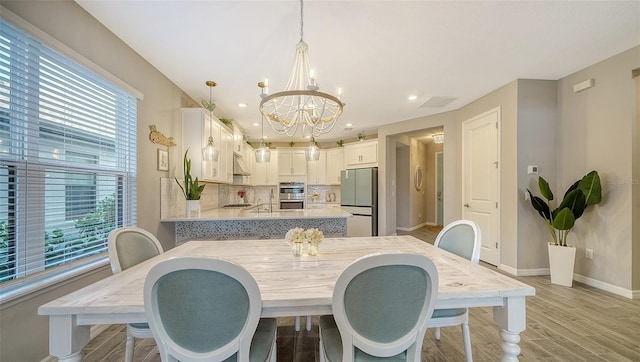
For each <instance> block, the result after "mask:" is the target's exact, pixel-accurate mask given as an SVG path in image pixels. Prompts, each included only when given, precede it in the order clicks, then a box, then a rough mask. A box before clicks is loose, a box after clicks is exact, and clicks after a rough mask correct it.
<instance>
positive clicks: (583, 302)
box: [83, 227, 640, 362]
mask: <svg viewBox="0 0 640 362" xmlns="http://www.w3.org/2000/svg"><path fill="white" fill-rule="evenodd" d="M399 234H411V235H414V236H416V237H417V238H419V239H422V240H425V241H426V242H430V243H433V240H434V239H435V235H437V230H434V229H433V228H432V227H424V228H421V229H418V230H415V231H412V232H399ZM485 266H486V267H488V268H494V267H493V266H490V265H485ZM494 269H495V268H494ZM516 279H518V280H521V281H522V282H524V283H527V284H529V285H531V286H533V287H534V288H536V296H535V297H531V298H527V330H526V331H524V332H523V333H522V334H521V335H520V336H521V338H522V340H521V342H520V347H521V349H522V353H521V354H520V356H519V359H520V360H521V361H640V300H631V299H626V298H623V297H619V296H616V295H614V294H611V293H608V292H604V291H601V290H599V289H595V288H592V287H589V286H586V285H584V284H581V283H578V282H574V283H573V288H566V287H561V286H557V285H552V284H551V283H550V281H549V277H548V276H542V277H520V278H516ZM492 316H493V313H492V310H491V308H473V309H472V310H471V311H470V321H469V325H470V328H471V341H472V348H473V358H474V360H475V361H496V360H497V357H496V356H500V355H501V349H500V342H501V339H500V336H499V335H498V330H497V327H496V325H495V323H494V322H493V319H492V318H493V317H492ZM303 322H304V318H303ZM293 325H294V320H293V318H280V319H278V340H277V343H278V361H279V362H280V361H282V362H285V361H286V362H289V361H296V362H312V361H318V360H319V359H318V324H317V317H314V318H313V326H312V330H311V331H310V332H307V331H306V330H304V328H303V330H302V331H300V332H295V330H294V327H293ZM125 337H126V328H125V326H123V325H114V326H111V327H109V328H108V329H107V330H106V331H104V332H103V333H101V334H100V335H98V336H97V337H96V338H94V339H93V340H92V341H91V342H89V344H88V345H87V346H86V347H85V349H84V358H83V361H123V360H124V342H125ZM134 360H135V361H136V362H141V361H145V362H147V361H149V362H150V361H160V356H159V355H158V353H157V349H156V347H155V343H154V341H153V340H151V339H138V340H137V343H136V349H135V354H134ZM422 360H423V361H464V360H465V359H464V350H463V348H462V333H461V331H460V328H459V327H448V328H443V329H442V337H441V340H440V341H439V342H436V341H435V339H434V336H433V330H429V331H427V336H426V337H425V339H424V343H423V353H422Z"/></svg>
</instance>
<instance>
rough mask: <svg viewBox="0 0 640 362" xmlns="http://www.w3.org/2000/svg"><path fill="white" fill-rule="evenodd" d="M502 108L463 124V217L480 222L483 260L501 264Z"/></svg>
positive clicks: (481, 256)
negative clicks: (499, 149) (500, 137)
mask: <svg viewBox="0 0 640 362" xmlns="http://www.w3.org/2000/svg"><path fill="white" fill-rule="evenodd" d="M499 127H500V108H496V109H493V110H491V111H489V112H486V113H483V114H481V115H479V116H476V117H474V118H471V119H469V120H467V121H465V122H463V123H462V165H463V167H462V176H463V181H462V183H463V186H462V202H463V207H462V217H463V218H464V219H468V220H473V221H475V222H477V223H478V224H479V225H480V230H481V232H482V251H481V252H480V259H481V260H482V261H485V262H487V263H490V264H493V265H498V263H499V262H500V240H499V236H500V234H499V232H498V231H499V220H500V209H499V206H500V203H499V201H500V200H499V195H500V194H499V192H498V190H499V177H498V175H499V170H500V168H499V166H500V164H499V162H498V161H499V156H498V155H499V152H498V148H499V143H498V140H499V138H498V130H499Z"/></svg>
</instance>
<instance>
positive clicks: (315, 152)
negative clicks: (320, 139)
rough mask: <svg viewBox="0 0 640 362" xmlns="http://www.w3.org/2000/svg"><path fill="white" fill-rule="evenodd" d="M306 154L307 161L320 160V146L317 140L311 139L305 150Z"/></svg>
mask: <svg viewBox="0 0 640 362" xmlns="http://www.w3.org/2000/svg"><path fill="white" fill-rule="evenodd" d="M304 155H305V157H306V158H307V161H318V160H319V159H320V149H319V148H318V145H317V144H316V141H315V140H313V139H312V140H311V143H310V144H309V147H307V149H306V150H304Z"/></svg>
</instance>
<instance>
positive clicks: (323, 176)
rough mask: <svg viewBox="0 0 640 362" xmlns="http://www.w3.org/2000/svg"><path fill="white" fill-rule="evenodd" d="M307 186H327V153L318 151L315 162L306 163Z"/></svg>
mask: <svg viewBox="0 0 640 362" xmlns="http://www.w3.org/2000/svg"><path fill="white" fill-rule="evenodd" d="M307 184H309V185H327V151H325V150H320V157H319V158H318V160H317V161H307Z"/></svg>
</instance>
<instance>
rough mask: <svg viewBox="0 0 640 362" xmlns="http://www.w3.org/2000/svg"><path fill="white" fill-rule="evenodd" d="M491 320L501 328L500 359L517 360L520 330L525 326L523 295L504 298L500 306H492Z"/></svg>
mask: <svg viewBox="0 0 640 362" xmlns="http://www.w3.org/2000/svg"><path fill="white" fill-rule="evenodd" d="M493 320H494V321H495V322H496V324H497V325H498V327H500V329H501V331H500V337H502V352H503V355H502V361H505V362H506V361H517V360H518V355H519V354H520V346H518V343H519V342H520V332H522V331H524V330H525V328H526V326H527V315H526V301H525V297H509V298H505V301H504V305H503V306H502V307H493Z"/></svg>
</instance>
